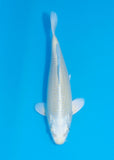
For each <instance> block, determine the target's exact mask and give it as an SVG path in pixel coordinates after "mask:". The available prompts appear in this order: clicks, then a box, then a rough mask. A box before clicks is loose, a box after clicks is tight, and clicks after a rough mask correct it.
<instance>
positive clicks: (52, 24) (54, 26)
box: [50, 12, 57, 35]
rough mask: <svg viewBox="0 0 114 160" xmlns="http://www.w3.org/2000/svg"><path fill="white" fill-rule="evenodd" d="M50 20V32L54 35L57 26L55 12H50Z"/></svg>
mask: <svg viewBox="0 0 114 160" xmlns="http://www.w3.org/2000/svg"><path fill="white" fill-rule="evenodd" d="M50 20H51V29H52V34H53V35H55V28H56V26H57V15H56V13H55V12H51V16H50Z"/></svg>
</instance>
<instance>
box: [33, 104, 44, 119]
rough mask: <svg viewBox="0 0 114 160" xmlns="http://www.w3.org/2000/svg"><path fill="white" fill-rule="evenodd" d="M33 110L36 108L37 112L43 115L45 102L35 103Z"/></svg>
mask: <svg viewBox="0 0 114 160" xmlns="http://www.w3.org/2000/svg"><path fill="white" fill-rule="evenodd" d="M35 110H36V111H37V112H38V113H39V114H41V115H43V116H45V103H37V104H36V105H35Z"/></svg>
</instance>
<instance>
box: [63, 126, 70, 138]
mask: <svg viewBox="0 0 114 160" xmlns="http://www.w3.org/2000/svg"><path fill="white" fill-rule="evenodd" d="M68 132H69V128H68V127H67V129H66V131H65V133H64V136H66V135H67V133H68Z"/></svg>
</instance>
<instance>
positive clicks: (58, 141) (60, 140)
mask: <svg viewBox="0 0 114 160" xmlns="http://www.w3.org/2000/svg"><path fill="white" fill-rule="evenodd" d="M53 139H54V142H55V144H58V145H61V144H64V142H65V139H66V138H64V137H53Z"/></svg>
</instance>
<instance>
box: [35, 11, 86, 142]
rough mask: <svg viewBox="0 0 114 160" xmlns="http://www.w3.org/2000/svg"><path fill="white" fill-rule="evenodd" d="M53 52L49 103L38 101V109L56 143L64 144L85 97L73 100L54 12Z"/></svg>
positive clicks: (52, 26) (52, 24)
mask: <svg viewBox="0 0 114 160" xmlns="http://www.w3.org/2000/svg"><path fill="white" fill-rule="evenodd" d="M50 19H51V29H52V54H51V64H50V71H49V78H48V90H47V103H46V104H45V105H44V103H38V104H37V105H36V106H35V108H36V111H37V112H39V113H40V114H42V115H46V116H47V120H48V124H49V128H50V132H51V135H52V138H53V140H54V142H55V143H56V144H63V143H64V142H65V140H66V137H67V135H68V132H69V128H70V125H71V121H72V115H73V114H74V113H76V112H77V111H78V110H80V109H81V108H82V106H83V105H84V99H76V100H74V101H73V102H72V94H71V86H70V80H69V75H68V71H67V68H66V64H65V61H64V58H63V55H62V52H61V48H60V45H59V42H58V40H57V38H56V36H55V28H56V25H57V15H56V13H54V12H52V13H51V16H50Z"/></svg>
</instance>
